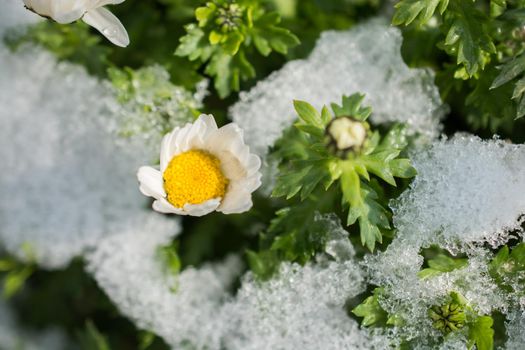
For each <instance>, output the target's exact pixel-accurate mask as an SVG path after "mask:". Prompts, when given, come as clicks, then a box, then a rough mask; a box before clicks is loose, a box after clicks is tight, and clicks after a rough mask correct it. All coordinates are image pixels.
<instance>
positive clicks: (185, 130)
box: [169, 123, 192, 155]
mask: <svg viewBox="0 0 525 350" xmlns="http://www.w3.org/2000/svg"><path fill="white" fill-rule="evenodd" d="M191 126H192V124H191V123H188V124H186V125H184V127H182V128H181V129H180V130H179V131H178V132H177V134H174V135H173V136H172V138H171V143H170V145H169V150H170V151H169V152H170V153H171V154H172V155H175V154H178V153H182V152H186V151H188V150H189V146H188V136H189V134H190V132H191Z"/></svg>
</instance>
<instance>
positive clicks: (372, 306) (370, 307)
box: [352, 288, 388, 327]
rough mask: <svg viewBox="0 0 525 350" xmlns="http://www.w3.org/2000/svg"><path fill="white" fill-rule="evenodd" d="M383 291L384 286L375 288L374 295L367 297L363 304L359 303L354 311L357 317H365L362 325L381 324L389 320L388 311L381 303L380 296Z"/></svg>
mask: <svg viewBox="0 0 525 350" xmlns="http://www.w3.org/2000/svg"><path fill="white" fill-rule="evenodd" d="M382 292H383V289H382V288H376V289H374V292H373V295H372V296H369V297H368V298H366V299H365V300H364V301H363V302H362V303H361V304H359V305H357V306H356V307H355V308H354V309H353V310H352V313H353V314H354V315H356V316H357V317H363V320H362V321H361V326H363V327H369V326H381V325H385V324H386V322H387V320H388V313H387V312H386V311H385V310H383V308H382V307H381V305H379V301H378V298H379V296H380V295H381V293H382Z"/></svg>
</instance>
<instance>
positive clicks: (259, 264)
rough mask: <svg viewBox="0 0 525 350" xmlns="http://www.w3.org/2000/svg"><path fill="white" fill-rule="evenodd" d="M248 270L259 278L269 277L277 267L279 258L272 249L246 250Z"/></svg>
mask: <svg viewBox="0 0 525 350" xmlns="http://www.w3.org/2000/svg"><path fill="white" fill-rule="evenodd" d="M246 257H247V259H248V265H249V266H250V270H251V271H252V272H253V273H254V274H255V275H256V276H257V277H258V278H260V279H262V280H267V279H269V278H270V277H271V276H272V275H273V274H274V273H275V271H276V270H277V268H278V267H279V262H280V261H279V259H278V257H277V254H276V253H275V252H274V251H269V250H264V251H261V252H254V251H252V250H248V251H246Z"/></svg>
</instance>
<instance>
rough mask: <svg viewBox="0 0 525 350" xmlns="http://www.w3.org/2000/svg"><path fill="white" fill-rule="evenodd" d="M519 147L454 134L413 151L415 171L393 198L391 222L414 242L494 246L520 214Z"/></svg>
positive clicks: (524, 202) (524, 156)
mask: <svg viewBox="0 0 525 350" xmlns="http://www.w3.org/2000/svg"><path fill="white" fill-rule="evenodd" d="M523 164H525V148H524V146H522V145H513V144H507V143H505V142H503V141H498V140H492V141H482V140H481V139H479V138H477V137H474V136H456V137H454V138H452V139H451V140H449V141H439V142H436V143H435V144H434V145H433V146H432V147H430V149H428V150H427V151H426V152H421V153H418V154H416V155H414V157H413V165H414V167H415V168H416V170H417V172H418V175H417V176H416V178H415V180H414V182H413V183H412V184H411V186H410V189H409V190H408V191H406V192H405V193H403V194H402V195H401V197H400V198H399V200H398V201H397V202H396V203H394V204H393V210H394V225H395V226H396V228H397V229H398V230H399V232H400V234H401V235H403V236H404V237H406V238H407V239H409V240H411V241H414V242H418V244H419V245H422V246H429V245H430V244H441V245H442V246H443V247H448V248H454V247H455V246H458V245H461V244H465V243H474V242H488V243H489V244H491V245H492V246H498V245H501V244H503V243H505V242H506V241H507V239H508V238H509V231H512V230H516V229H519V228H520V223H521V221H522V215H523V214H525V197H524V196H523V193H524V192H525V177H524V176H523V171H524V170H525V169H524V165H523Z"/></svg>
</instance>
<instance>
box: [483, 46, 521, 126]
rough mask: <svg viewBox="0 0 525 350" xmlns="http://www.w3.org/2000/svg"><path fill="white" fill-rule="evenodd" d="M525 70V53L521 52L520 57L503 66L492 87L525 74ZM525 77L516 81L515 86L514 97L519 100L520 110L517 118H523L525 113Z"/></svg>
mask: <svg viewBox="0 0 525 350" xmlns="http://www.w3.org/2000/svg"><path fill="white" fill-rule="evenodd" d="M524 72H525V53H524V54H521V55H520V56H518V57H515V58H514V59H512V60H510V61H509V62H507V63H506V64H504V65H503V66H502V67H501V72H500V74H499V75H498V76H497V77H496V79H494V82H493V83H492V86H491V87H490V88H491V89H495V88H498V87H500V86H502V85H503V84H506V83H508V82H509V81H511V80H513V79H515V78H517V77H518V76H521V75H523V73H524ZM524 93H525V77H523V76H522V77H521V78H520V79H518V81H516V84H515V86H514V92H513V94H512V99H514V100H516V101H518V110H517V114H516V119H518V118H521V117H523V116H524V115H525V94H524Z"/></svg>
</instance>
